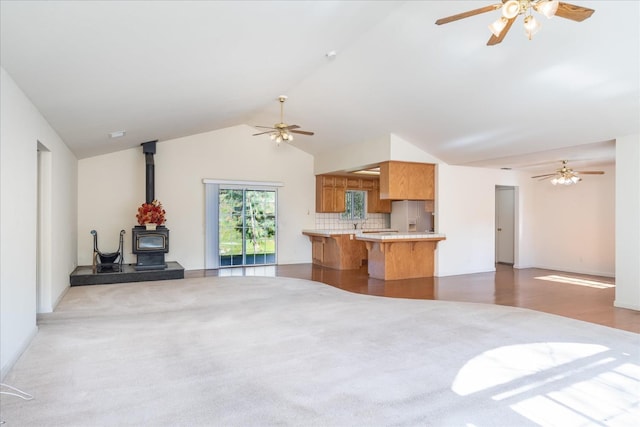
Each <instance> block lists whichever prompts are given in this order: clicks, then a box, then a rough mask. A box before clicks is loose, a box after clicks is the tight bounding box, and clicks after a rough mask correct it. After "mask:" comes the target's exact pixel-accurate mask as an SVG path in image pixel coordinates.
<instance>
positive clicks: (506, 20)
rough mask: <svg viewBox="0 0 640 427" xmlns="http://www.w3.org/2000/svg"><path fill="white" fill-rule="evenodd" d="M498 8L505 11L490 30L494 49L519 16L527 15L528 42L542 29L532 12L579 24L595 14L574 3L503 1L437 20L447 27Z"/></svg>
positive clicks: (490, 41) (530, 0)
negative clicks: (454, 22)
mask: <svg viewBox="0 0 640 427" xmlns="http://www.w3.org/2000/svg"><path fill="white" fill-rule="evenodd" d="M498 9H502V15H501V16H500V17H499V18H498V19H497V20H496V21H495V22H494V23H492V24H491V25H489V29H490V30H491V32H492V33H493V35H492V36H491V37H490V38H489V41H488V42H487V46H493V45H496V44H498V43H500V42H501V41H502V40H503V39H504V37H505V36H506V35H507V32H508V31H509V29H510V28H511V26H512V25H513V23H514V21H515V20H516V18H517V17H518V16H519V15H525V17H524V30H525V34H526V35H527V37H528V38H529V40H531V38H532V37H533V35H534V34H535V33H537V32H538V30H540V23H539V22H538V21H537V20H536V18H535V17H534V16H533V14H532V11H533V10H535V11H536V12H538V13H541V14H542V15H544V16H546V17H547V18H551V17H553V16H559V17H561V18H565V19H570V20H572V21H577V22H581V21H584V20H585V19H587V18H588V17H590V16H591V15H592V14H593V12H595V10H593V9H589V8H586V7H582V6H575V5H573V4H569V3H564V2H561V1H557V0H502V3H496V4H492V5H489V6H485V7H481V8H479V9H473V10H469V11H467V12H463V13H459V14H457V15H452V16H448V17H446V18H441V19H438V20H437V21H436V24H437V25H442V24H447V23H449V22H453V21H457V20H459V19H464V18H469V17H470V16H475V15H480V14H481V13H486V12H491V11H494V10H498Z"/></svg>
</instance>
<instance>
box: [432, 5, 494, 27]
mask: <svg viewBox="0 0 640 427" xmlns="http://www.w3.org/2000/svg"><path fill="white" fill-rule="evenodd" d="M501 7H502V4H501V3H498V4H492V5H491V6H485V7H481V8H480V9H474V10H470V11H468V12H463V13H458V14H457V15H451V16H447V17H446V18H440V19H438V20H437V21H436V25H442V24H448V23H449V22H453V21H457V20H459V19H464V18H469V17H470V16H475V15H480V14H481V13H486V12H491V11H494V10H496V9H499V8H501Z"/></svg>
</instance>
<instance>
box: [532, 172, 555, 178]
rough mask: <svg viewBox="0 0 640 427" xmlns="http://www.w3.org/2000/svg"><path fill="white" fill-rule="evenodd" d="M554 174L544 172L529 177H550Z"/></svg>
mask: <svg viewBox="0 0 640 427" xmlns="http://www.w3.org/2000/svg"><path fill="white" fill-rule="evenodd" d="M554 175H555V173H545V174H544V175H536V176H532V177H531V178H545V177H550V176H554Z"/></svg>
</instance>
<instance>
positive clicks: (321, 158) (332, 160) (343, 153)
mask: <svg viewBox="0 0 640 427" xmlns="http://www.w3.org/2000/svg"><path fill="white" fill-rule="evenodd" d="M389 154H390V138H389V135H383V136H381V137H380V138H377V139H374V140H371V141H366V142H363V143H361V144H349V145H346V146H344V147H342V148H340V149H331V150H327V151H325V152H323V153H320V154H317V155H316V156H315V157H314V173H315V174H316V175H320V174H323V173H331V172H336V171H341V170H351V169H354V168H359V167H364V166H368V165H375V164H377V163H380V162H384V161H385V160H389Z"/></svg>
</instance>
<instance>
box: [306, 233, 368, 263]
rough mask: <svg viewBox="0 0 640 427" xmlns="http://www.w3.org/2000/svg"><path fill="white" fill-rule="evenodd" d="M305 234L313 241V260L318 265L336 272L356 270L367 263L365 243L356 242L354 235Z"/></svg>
mask: <svg viewBox="0 0 640 427" xmlns="http://www.w3.org/2000/svg"><path fill="white" fill-rule="evenodd" d="M303 234H305V235H307V236H308V237H309V240H311V259H312V262H313V263H314V264H316V265H321V266H323V267H328V268H333V269H336V270H354V269H358V268H360V266H362V265H363V263H364V262H366V259H367V248H366V247H365V244H364V242H361V241H360V240H356V238H355V235H353V234H337V235H331V236H326V235H325V236H321V235H315V234H313V233H307V232H305V233H303Z"/></svg>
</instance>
